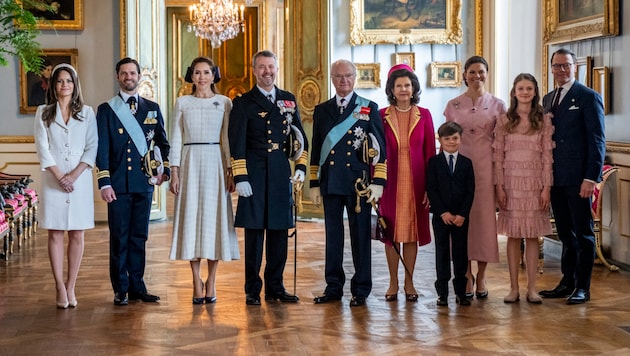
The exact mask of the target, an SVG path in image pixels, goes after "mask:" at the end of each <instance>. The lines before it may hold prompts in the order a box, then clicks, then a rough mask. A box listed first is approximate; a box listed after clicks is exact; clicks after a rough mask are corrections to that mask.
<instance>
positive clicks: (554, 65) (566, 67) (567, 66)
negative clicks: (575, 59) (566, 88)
mask: <svg viewBox="0 0 630 356" xmlns="http://www.w3.org/2000/svg"><path fill="white" fill-rule="evenodd" d="M572 65H573V63H562V64H552V65H551V67H552V68H553V69H555V70H559V69H561V68H562V69H564V70H569V69H570V68H571V66H572Z"/></svg>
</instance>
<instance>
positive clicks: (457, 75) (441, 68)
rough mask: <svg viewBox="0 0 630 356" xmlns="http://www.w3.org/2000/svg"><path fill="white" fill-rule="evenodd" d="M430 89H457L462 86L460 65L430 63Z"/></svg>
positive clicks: (453, 63) (458, 63)
mask: <svg viewBox="0 0 630 356" xmlns="http://www.w3.org/2000/svg"><path fill="white" fill-rule="evenodd" d="M430 85H431V87H432V88H458V87H460V86H461V85H462V63H461V62H459V61H457V62H431V82H430Z"/></svg>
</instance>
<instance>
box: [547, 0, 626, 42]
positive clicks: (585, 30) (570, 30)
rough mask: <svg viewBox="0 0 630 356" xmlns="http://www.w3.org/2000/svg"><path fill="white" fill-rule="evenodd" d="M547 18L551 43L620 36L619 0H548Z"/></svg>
mask: <svg viewBox="0 0 630 356" xmlns="http://www.w3.org/2000/svg"><path fill="white" fill-rule="evenodd" d="M543 17H544V19H543V20H544V21H543V23H544V25H543V26H544V28H543V40H544V41H545V43H547V44H551V43H563V42H572V41H578V40H583V39H587V38H594V37H602V36H616V35H618V34H619V18H620V17H619V0H544V3H543Z"/></svg>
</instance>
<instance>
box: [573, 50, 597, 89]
mask: <svg viewBox="0 0 630 356" xmlns="http://www.w3.org/2000/svg"><path fill="white" fill-rule="evenodd" d="M592 73H593V57H591V56H586V57H578V58H577V61H576V62H575V80H577V81H578V82H580V83H582V84H584V85H586V86H587V87H589V88H591V78H592Z"/></svg>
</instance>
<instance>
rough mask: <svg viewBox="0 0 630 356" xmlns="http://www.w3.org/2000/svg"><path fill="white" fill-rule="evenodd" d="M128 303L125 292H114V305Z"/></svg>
mask: <svg viewBox="0 0 630 356" xmlns="http://www.w3.org/2000/svg"><path fill="white" fill-rule="evenodd" d="M127 304H129V299H127V293H126V292H118V293H116V294H114V305H127Z"/></svg>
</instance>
